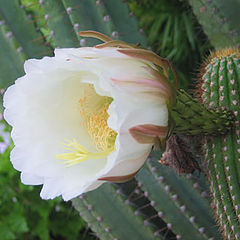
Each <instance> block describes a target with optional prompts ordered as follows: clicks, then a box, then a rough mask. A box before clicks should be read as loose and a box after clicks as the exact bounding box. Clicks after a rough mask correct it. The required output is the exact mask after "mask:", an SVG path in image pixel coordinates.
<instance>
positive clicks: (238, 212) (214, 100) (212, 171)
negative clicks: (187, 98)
mask: <svg viewBox="0 0 240 240" xmlns="http://www.w3.org/2000/svg"><path fill="white" fill-rule="evenodd" d="M202 72H203V76H202V81H203V82H202V86H201V88H202V99H203V102H204V104H205V105H206V106H208V107H211V108H219V107H220V108H221V107H222V108H228V109H229V110H232V111H233V112H234V115H235V117H236V118H235V124H234V125H235V126H234V128H233V129H232V130H231V131H230V132H229V133H228V134H227V135H225V136H218V137H206V146H205V147H206V161H207V165H208V175H209V180H210V183H211V191H212V196H213V202H214V204H215V211H216V215H217V218H218V222H219V224H220V226H221V228H222V231H223V234H224V237H225V238H226V239H239V237H240V207H239V206H240V134H239V130H240V129H239V120H240V115H239V100H240V96H239V92H240V53H239V51H238V50H237V49H227V50H222V51H218V52H216V53H215V54H212V55H211V57H210V58H209V60H208V63H207V65H206V66H205V67H204V68H203V70H202Z"/></svg>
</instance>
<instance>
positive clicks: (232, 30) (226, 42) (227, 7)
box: [188, 0, 240, 49]
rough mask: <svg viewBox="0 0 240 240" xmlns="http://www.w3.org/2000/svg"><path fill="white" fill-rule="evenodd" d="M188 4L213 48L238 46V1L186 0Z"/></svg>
mask: <svg viewBox="0 0 240 240" xmlns="http://www.w3.org/2000/svg"><path fill="white" fill-rule="evenodd" d="M188 2H189V3H190V5H191V6H192V8H193V12H194V14H195V15H196V16H197V18H198V21H199V22H200V24H201V25H202V27H203V30H204V32H205V33H206V34H207V36H208V37H209V39H210V42H211V43H212V45H213V46H214V47H215V48H217V49H218V48H226V47H231V46H234V45H237V44H239V42H240V27H239V11H240V3H239V1H238V0H227V1H226V0H201V1H199V0H188Z"/></svg>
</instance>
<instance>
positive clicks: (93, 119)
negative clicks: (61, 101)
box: [56, 84, 117, 166]
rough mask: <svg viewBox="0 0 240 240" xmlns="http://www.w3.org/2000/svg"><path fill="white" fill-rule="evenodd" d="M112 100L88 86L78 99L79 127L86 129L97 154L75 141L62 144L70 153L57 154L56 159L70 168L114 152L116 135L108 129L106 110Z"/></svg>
mask: <svg viewBox="0 0 240 240" xmlns="http://www.w3.org/2000/svg"><path fill="white" fill-rule="evenodd" d="M111 102H112V98H110V97H103V96H100V95H98V94H97V93H96V92H95V90H94V87H93V86H92V85H90V84H89V85H88V87H87V88H86V90H85V92H84V96H83V98H80V99H79V104H80V109H81V110H80V114H81V117H82V122H81V125H82V127H84V128H86V129H87V132H88V134H89V135H90V137H91V139H92V141H93V144H94V145H95V147H96V149H97V152H89V151H88V150H87V149H86V148H84V147H83V146H82V145H81V144H79V143H78V142H77V141H75V140H73V141H69V140H68V141H67V142H66V143H64V145H65V149H67V150H69V151H70V153H63V154H57V155H56V157H57V159H60V160H65V163H66V164H67V166H72V165H75V164H78V163H80V162H83V161H86V160H88V159H100V158H104V157H106V156H107V155H109V154H110V153H111V152H113V151H114V145H115V139H116V136H117V133H116V132H115V131H114V130H112V129H111V128H109V126H108V125H107V119H108V117H109V115H108V113H107V110H108V107H109V104H110V103H111Z"/></svg>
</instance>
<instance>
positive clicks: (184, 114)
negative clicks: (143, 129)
mask: <svg viewBox="0 0 240 240" xmlns="http://www.w3.org/2000/svg"><path fill="white" fill-rule="evenodd" d="M212 107H213V106H212ZM171 118H172V120H173V124H174V125H175V126H174V129H173V133H175V134H185V135H186V134H187V135H196V134H200V135H218V134H224V133H226V132H228V131H229V130H230V129H231V128H232V124H233V119H234V116H233V114H232V112H230V111H228V110H227V109H220V108H219V107H216V108H211V109H210V108H206V107H205V106H204V105H203V104H202V103H200V102H199V100H198V99H194V98H193V97H191V96H190V95H189V94H187V93H186V92H184V91H183V90H178V91H177V97H176V104H175V106H174V107H173V109H172V111H171Z"/></svg>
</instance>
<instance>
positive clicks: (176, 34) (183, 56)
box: [0, 0, 211, 240]
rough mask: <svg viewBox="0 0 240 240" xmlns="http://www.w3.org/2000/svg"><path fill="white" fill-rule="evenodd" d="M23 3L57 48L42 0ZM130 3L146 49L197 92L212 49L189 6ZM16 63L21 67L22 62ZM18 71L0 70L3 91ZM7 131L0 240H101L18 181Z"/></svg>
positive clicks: (68, 211) (146, 0)
mask: <svg viewBox="0 0 240 240" xmlns="http://www.w3.org/2000/svg"><path fill="white" fill-rule="evenodd" d="M79 1H80V0H79ZM19 2H20V4H21V5H22V6H23V7H26V9H27V11H28V13H29V16H30V17H31V19H32V21H33V22H34V23H35V24H36V23H37V25H38V27H39V29H40V32H41V34H42V36H43V38H44V39H45V40H46V41H47V42H48V43H49V45H51V47H55V46H54V43H53V41H52V40H51V31H50V30H49V29H48V27H47V25H46V21H45V20H46V19H45V16H44V13H43V12H42V10H41V9H40V8H39V1H38V0H22V1H19ZM128 3H129V8H130V11H131V14H132V15H135V16H136V17H137V18H138V20H139V24H140V28H141V31H143V32H145V34H146V36H147V39H148V46H149V47H151V49H152V50H153V51H155V52H157V53H158V54H159V55H161V56H162V57H166V58H168V59H169V60H170V61H171V62H172V63H173V65H174V67H175V68H176V69H177V71H178V74H179V77H180V84H181V87H182V88H185V89H188V90H193V80H191V79H192V78H193V76H194V75H195V76H196V73H197V72H198V69H199V66H200V63H201V62H203V59H204V56H205V55H206V54H207V53H208V51H209V49H211V46H210V43H209V42H208V40H207V37H206V36H205V35H204V33H203V31H202V29H201V27H200V25H199V24H198V22H197V20H196V18H195V17H194V16H193V13H192V10H191V8H190V7H189V5H188V4H187V3H186V2H185V1H179V0H141V1H137V0H129V1H128ZM1 4H4V1H1V2H0V13H1V7H4V6H3V5H2V6H1ZM16 61H17V60H16ZM18 64H19V65H22V63H21V62H19V63H18ZM0 65H1V63H0ZM19 69H20V70H18V69H15V70H14V71H12V72H11V73H12V74H11V79H5V78H4V74H5V73H6V71H9V69H1V67H0V76H1V79H4V80H3V81H1V82H0V88H2V89H5V88H6V87H7V86H9V84H11V83H12V82H13V81H14V79H15V78H16V77H17V76H18V75H19V71H20V72H21V71H22V70H21V66H20V67H19ZM9 131H10V128H9V127H8V126H7V125H6V123H5V122H4V120H1V125H0V135H1V136H2V137H1V138H0V143H1V144H0V151H1V152H2V153H1V157H0V239H2V240H11V239H12V240H14V239H26V240H30V239H40V240H49V239H58V240H61V239H62V240H65V239H68V240H71V239H81V240H85V239H86V240H87V239H88V240H90V239H97V236H95V235H94V233H92V232H91V230H90V229H89V228H88V226H87V224H86V223H85V222H84V221H83V220H82V219H81V218H80V217H79V213H78V212H76V211H75V209H73V207H72V206H71V202H67V203H66V202H62V201H61V199H60V198H59V199H56V200H52V201H43V200H41V199H40V197H39V191H40V187H32V186H24V185H23V184H21V183H20V178H19V173H18V172H17V171H16V170H14V169H13V168H12V166H11V163H10V162H9V154H10V151H11V149H12V144H10V146H8V145H9V141H10V140H9V135H8V133H9ZM5 148H6V150H5ZM66 221H67V224H66Z"/></svg>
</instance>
